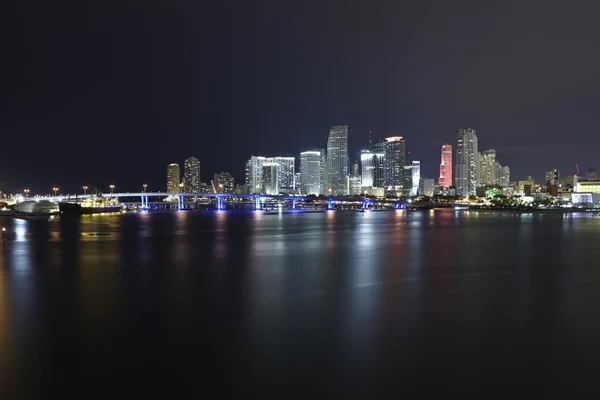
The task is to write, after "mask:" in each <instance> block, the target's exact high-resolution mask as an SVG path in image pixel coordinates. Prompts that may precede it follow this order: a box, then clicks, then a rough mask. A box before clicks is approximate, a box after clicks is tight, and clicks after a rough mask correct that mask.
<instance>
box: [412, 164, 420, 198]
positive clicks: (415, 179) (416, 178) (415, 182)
mask: <svg viewBox="0 0 600 400" xmlns="http://www.w3.org/2000/svg"><path fill="white" fill-rule="evenodd" d="M411 174H412V187H411V192H410V195H411V196H416V195H417V194H418V191H419V183H420V181H421V161H413V162H412V170H411Z"/></svg>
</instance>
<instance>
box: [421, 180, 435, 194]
mask: <svg viewBox="0 0 600 400" xmlns="http://www.w3.org/2000/svg"><path fill="white" fill-rule="evenodd" d="M421 181H422V182H423V191H422V193H420V194H422V195H423V196H429V197H431V196H433V189H434V186H435V181H434V180H433V179H429V178H423V179H421Z"/></svg>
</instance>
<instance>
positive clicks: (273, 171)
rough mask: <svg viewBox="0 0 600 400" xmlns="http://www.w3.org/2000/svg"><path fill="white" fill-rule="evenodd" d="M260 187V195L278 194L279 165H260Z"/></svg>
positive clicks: (268, 163) (271, 163)
mask: <svg viewBox="0 0 600 400" xmlns="http://www.w3.org/2000/svg"><path fill="white" fill-rule="evenodd" d="M261 169H262V182H261V184H262V187H261V193H264V194H270V195H278V194H279V164H277V163H273V162H267V163H264V164H262V166H261Z"/></svg>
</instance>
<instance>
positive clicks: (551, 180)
mask: <svg viewBox="0 0 600 400" xmlns="http://www.w3.org/2000/svg"><path fill="white" fill-rule="evenodd" d="M558 175H559V174H558V170H557V169H556V168H554V169H553V170H551V171H548V172H546V184H550V185H555V186H558V180H559V176H558Z"/></svg>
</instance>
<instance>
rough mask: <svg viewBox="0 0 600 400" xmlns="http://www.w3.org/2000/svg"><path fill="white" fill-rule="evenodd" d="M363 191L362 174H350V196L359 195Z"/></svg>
mask: <svg viewBox="0 0 600 400" xmlns="http://www.w3.org/2000/svg"><path fill="white" fill-rule="evenodd" d="M361 193H362V187H361V180H360V176H349V177H348V194H350V196H357V195H360V194H361Z"/></svg>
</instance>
